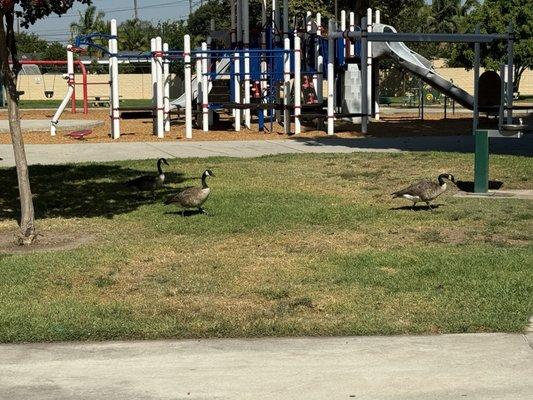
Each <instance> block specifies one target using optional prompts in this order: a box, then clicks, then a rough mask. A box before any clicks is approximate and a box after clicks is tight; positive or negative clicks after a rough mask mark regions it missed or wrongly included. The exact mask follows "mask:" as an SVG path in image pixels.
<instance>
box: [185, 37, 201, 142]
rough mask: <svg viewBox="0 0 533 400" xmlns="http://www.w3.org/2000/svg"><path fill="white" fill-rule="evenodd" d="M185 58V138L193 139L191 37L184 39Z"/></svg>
mask: <svg viewBox="0 0 533 400" xmlns="http://www.w3.org/2000/svg"><path fill="white" fill-rule="evenodd" d="M183 57H184V62H185V71H184V81H185V82H184V84H185V138H186V139H192V85H191V80H192V79H191V78H192V73H191V37H190V36H189V35H185V36H184V37H183ZM197 79H198V77H197Z"/></svg>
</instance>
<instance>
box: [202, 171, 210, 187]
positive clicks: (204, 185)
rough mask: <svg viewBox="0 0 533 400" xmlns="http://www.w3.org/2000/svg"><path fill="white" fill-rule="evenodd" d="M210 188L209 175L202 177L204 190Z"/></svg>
mask: <svg viewBox="0 0 533 400" xmlns="http://www.w3.org/2000/svg"><path fill="white" fill-rule="evenodd" d="M208 187H209V186H207V175H206V174H203V175H202V188H204V189H207V188H208Z"/></svg>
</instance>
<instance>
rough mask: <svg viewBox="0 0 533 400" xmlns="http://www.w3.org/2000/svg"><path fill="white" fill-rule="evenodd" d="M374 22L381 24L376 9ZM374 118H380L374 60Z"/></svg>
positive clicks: (377, 78)
mask: <svg viewBox="0 0 533 400" xmlns="http://www.w3.org/2000/svg"><path fill="white" fill-rule="evenodd" d="M374 22H375V23H376V24H381V12H380V11H379V10H376V18H375V21H374ZM373 73H374V110H375V113H374V119H375V120H376V121H379V119H380V118H381V113H380V107H379V61H377V60H376V61H375V65H374V72H373Z"/></svg>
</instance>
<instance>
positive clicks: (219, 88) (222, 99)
mask: <svg viewBox="0 0 533 400" xmlns="http://www.w3.org/2000/svg"><path fill="white" fill-rule="evenodd" d="M229 83H230V81H229V80H228V79H215V80H214V81H213V82H212V86H211V90H210V92H209V102H210V103H229V101H230V88H229Z"/></svg>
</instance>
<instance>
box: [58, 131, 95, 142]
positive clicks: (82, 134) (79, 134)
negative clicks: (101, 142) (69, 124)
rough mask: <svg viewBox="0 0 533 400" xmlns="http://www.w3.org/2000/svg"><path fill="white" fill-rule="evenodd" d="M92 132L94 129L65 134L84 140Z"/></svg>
mask: <svg viewBox="0 0 533 400" xmlns="http://www.w3.org/2000/svg"><path fill="white" fill-rule="evenodd" d="M92 133H93V131H92V130H91V129H82V130H80V131H72V132H69V133H67V134H66V135H65V136H69V137H70V138H72V139H77V140H82V139H85V136H88V135H90V134H92Z"/></svg>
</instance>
